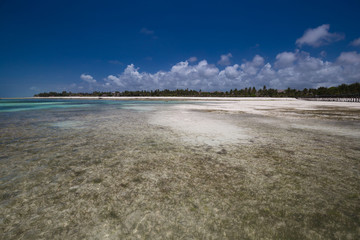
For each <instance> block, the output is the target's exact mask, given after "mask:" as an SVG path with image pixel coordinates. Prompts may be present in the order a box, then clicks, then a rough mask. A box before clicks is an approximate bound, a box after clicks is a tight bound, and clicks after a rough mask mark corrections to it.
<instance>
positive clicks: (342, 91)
mask: <svg viewBox="0 0 360 240" xmlns="http://www.w3.org/2000/svg"><path fill="white" fill-rule="evenodd" d="M34 96H35V97H65V96H95V97H115V96H116V97H120V96H121V97H138V96H145V97H148V96H154V97H158V96H168V97H170V96H176V97H320V96H321V97H358V96H360V83H353V84H350V85H347V84H341V85H339V86H337V87H329V88H326V87H319V88H317V89H313V88H310V89H307V88H304V89H303V90H297V89H292V88H288V89H286V90H277V89H272V88H270V89H267V88H266V86H264V87H263V88H262V89H258V90H257V89H256V88H255V87H249V88H245V89H241V90H238V89H236V88H235V89H230V91H226V92H222V91H214V92H204V91H201V90H199V91H196V90H189V89H185V90H184V89H176V90H168V89H164V90H159V89H157V90H154V91H153V90H151V91H145V90H143V91H123V92H119V91H115V92H99V91H94V92H92V93H72V92H66V91H63V92H61V93H57V92H48V93H47V92H44V93H39V94H36V95H34Z"/></svg>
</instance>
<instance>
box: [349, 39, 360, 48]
mask: <svg viewBox="0 0 360 240" xmlns="http://www.w3.org/2000/svg"><path fill="white" fill-rule="evenodd" d="M350 45H351V46H354V47H357V46H360V38H357V39H355V40H354V41H352V42H351V43H350Z"/></svg>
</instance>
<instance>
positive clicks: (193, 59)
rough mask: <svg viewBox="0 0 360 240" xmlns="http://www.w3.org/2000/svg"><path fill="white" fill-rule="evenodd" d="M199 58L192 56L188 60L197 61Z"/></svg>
mask: <svg viewBox="0 0 360 240" xmlns="http://www.w3.org/2000/svg"><path fill="white" fill-rule="evenodd" d="M197 60H198V59H197V57H191V58H189V59H188V62H191V63H192V62H196V61H197Z"/></svg>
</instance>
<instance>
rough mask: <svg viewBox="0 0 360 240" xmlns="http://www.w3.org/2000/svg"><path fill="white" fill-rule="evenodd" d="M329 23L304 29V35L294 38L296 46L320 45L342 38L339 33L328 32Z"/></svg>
mask: <svg viewBox="0 0 360 240" xmlns="http://www.w3.org/2000/svg"><path fill="white" fill-rule="evenodd" d="M329 29H330V25H329V24H323V25H321V26H319V27H317V28H313V29H311V28H310V29H308V30H306V31H305V33H304V35H303V36H302V37H301V38H299V39H297V40H296V44H297V45H298V46H300V47H301V46H303V45H310V46H312V47H320V46H322V45H327V44H330V43H332V42H336V41H339V40H341V39H344V36H343V35H342V34H339V33H330V32H329Z"/></svg>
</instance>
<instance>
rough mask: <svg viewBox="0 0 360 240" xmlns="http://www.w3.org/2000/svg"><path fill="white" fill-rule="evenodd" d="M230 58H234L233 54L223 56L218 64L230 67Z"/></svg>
mask: <svg viewBox="0 0 360 240" xmlns="http://www.w3.org/2000/svg"><path fill="white" fill-rule="evenodd" d="M230 58H232V54H231V53H228V54H223V55H221V56H220V60H219V61H218V62H217V63H218V64H219V65H222V66H227V65H230Z"/></svg>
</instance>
